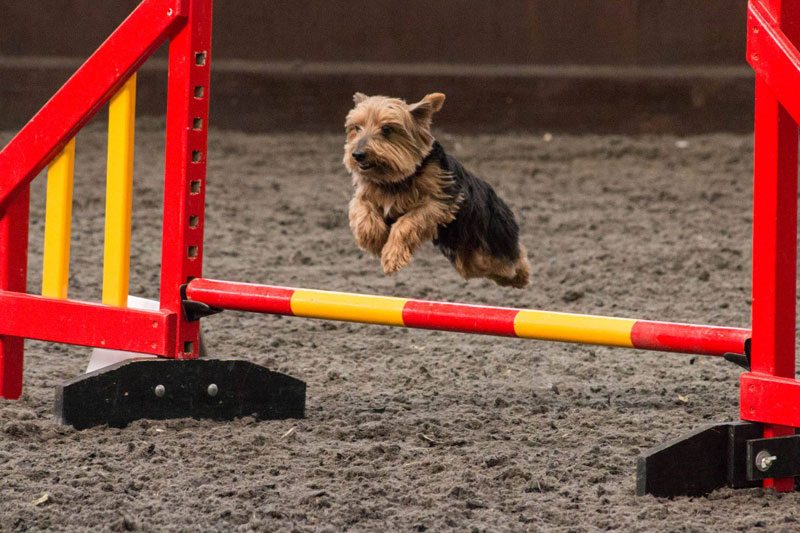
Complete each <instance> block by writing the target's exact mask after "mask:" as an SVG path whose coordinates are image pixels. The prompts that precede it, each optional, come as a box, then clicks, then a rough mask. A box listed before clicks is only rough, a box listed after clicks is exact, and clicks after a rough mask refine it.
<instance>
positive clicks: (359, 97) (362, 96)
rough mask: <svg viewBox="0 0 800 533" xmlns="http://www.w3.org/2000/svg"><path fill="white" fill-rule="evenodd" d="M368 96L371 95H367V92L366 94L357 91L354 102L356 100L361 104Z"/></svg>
mask: <svg viewBox="0 0 800 533" xmlns="http://www.w3.org/2000/svg"><path fill="white" fill-rule="evenodd" d="M367 98H369V96H367V95H366V94H364V93H356V94H354V95H353V102H354V103H355V104H356V105H358V104H360V103H361V102H363V101H364V100H366V99H367Z"/></svg>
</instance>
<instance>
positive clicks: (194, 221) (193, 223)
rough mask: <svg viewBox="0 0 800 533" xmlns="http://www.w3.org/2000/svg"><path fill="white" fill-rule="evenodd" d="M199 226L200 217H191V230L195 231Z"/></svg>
mask: <svg viewBox="0 0 800 533" xmlns="http://www.w3.org/2000/svg"><path fill="white" fill-rule="evenodd" d="M199 225H200V217H199V216H197V215H191V216H190V217H189V227H190V228H191V229H195V228H196V227H197V226H199Z"/></svg>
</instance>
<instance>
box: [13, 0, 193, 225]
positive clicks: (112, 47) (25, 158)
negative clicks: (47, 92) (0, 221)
mask: <svg viewBox="0 0 800 533" xmlns="http://www.w3.org/2000/svg"><path fill="white" fill-rule="evenodd" d="M184 4H185V0H144V1H143V2H142V3H141V4H139V6H138V7H137V8H136V9H135V10H134V11H133V12H132V13H131V14H130V16H129V17H128V18H127V19H125V20H124V21H123V22H122V24H121V25H120V26H119V27H118V28H117V29H116V30H114V33H112V34H111V35H110V36H109V37H108V39H106V41H105V42H104V43H103V44H102V45H100V48H98V49H97V51H95V53H94V54H92V56H91V57H89V59H88V60H87V61H86V62H85V63H84V64H83V65H82V66H81V67H80V68H79V69H78V70H77V71H76V72H75V74H74V75H73V76H72V77H71V78H70V79H69V80H67V82H66V83H65V84H64V85H63V86H62V87H61V89H59V90H58V92H56V94H55V95H53V97H52V98H51V99H50V100H49V101H48V102H47V103H46V104H45V105H44V107H42V109H41V110H39V112H38V113H37V114H36V115H35V116H34V117H33V118H32V119H31V121H30V122H28V124H26V125H25V127H23V128H22V130H20V132H19V133H18V134H17V135H16V137H14V138H13V139H11V142H9V143H8V145H7V146H6V147H5V148H3V150H2V151H1V152H0V216H2V214H3V213H4V212H5V210H6V209H7V208H8V206H9V203H10V202H11V201H12V200H13V196H14V195H15V194H17V193H18V192H19V191H20V190H21V188H22V187H24V186H25V185H27V184H28V183H30V181H31V180H33V179H34V178H35V177H36V175H37V174H38V173H39V172H40V171H41V170H42V169H44V167H45V166H47V164H48V163H49V162H50V161H51V160H52V158H53V157H55V155H56V154H58V152H59V151H61V149H62V148H63V147H64V145H65V144H66V143H67V142H68V141H69V140H70V139H71V138H72V137H74V136H75V134H77V133H78V131H79V130H80V129H81V127H83V125H84V124H86V123H87V122H88V121H89V120H90V119H91V118H92V116H93V115H94V114H95V113H96V112H97V111H98V110H99V109H100V108H101V107H102V106H103V105H104V104H105V103H106V102H107V101H108V99H109V98H111V96H112V95H113V94H114V93H115V92H116V91H117V90H118V89H119V87H120V86H121V85H122V84H123V83H124V82H125V80H127V79H128V78H129V77H130V76H131V74H133V73H134V72H136V70H137V69H138V68H139V67H140V66H141V64H142V63H144V62H145V60H147V58H148V57H149V56H150V55H151V54H152V53H153V52H154V51H155V50H156V49H157V48H158V47H159V46H160V45H161V44H162V43H163V42H164V41H165V40H166V39H167V38H169V37H170V36H171V35H172V34H173V33H174V32H175V31H177V30H178V29H179V28H180V26H181V25H182V24H183V23H184V21H185V13H184V11H185V7H184Z"/></svg>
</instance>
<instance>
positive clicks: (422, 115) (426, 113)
mask: <svg viewBox="0 0 800 533" xmlns="http://www.w3.org/2000/svg"><path fill="white" fill-rule="evenodd" d="M444 99H445V96H444V94H442V93H431V94H429V95H426V96H425V98H423V99H422V100H420V101H419V102H417V103H416V104H411V105H410V106H408V110H409V111H410V112H411V115H412V116H413V117H414V118H415V119H417V122H420V123H423V124H430V122H431V119H432V118H433V114H434V113H436V112H437V111H439V110H440V109H441V108H442V106H443V105H444Z"/></svg>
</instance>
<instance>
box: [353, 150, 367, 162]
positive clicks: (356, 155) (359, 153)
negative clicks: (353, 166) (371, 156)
mask: <svg viewBox="0 0 800 533" xmlns="http://www.w3.org/2000/svg"><path fill="white" fill-rule="evenodd" d="M366 158H367V152H365V151H364V150H356V151H355V152H353V159H355V160H356V161H358V162H359V163H361V162H362V161H364V160H365V159H366Z"/></svg>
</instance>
